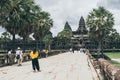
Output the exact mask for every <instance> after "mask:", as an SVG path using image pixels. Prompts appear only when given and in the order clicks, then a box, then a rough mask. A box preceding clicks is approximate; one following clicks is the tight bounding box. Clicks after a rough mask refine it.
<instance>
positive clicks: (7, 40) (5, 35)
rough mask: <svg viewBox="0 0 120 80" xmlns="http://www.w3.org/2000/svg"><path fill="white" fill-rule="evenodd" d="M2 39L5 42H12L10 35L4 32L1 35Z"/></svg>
mask: <svg viewBox="0 0 120 80" xmlns="http://www.w3.org/2000/svg"><path fill="white" fill-rule="evenodd" d="M1 39H2V40H3V41H4V42H9V41H10V40H11V39H10V34H9V33H8V32H3V33H2V35H1Z"/></svg>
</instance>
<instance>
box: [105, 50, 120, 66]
mask: <svg viewBox="0 0 120 80" xmlns="http://www.w3.org/2000/svg"><path fill="white" fill-rule="evenodd" d="M104 54H105V55H107V56H108V57H110V58H111V59H112V58H113V59H120V52H106V53H104ZM109 62H110V63H112V64H114V65H115V66H117V67H120V63H119V62H117V61H113V60H110V61H109Z"/></svg>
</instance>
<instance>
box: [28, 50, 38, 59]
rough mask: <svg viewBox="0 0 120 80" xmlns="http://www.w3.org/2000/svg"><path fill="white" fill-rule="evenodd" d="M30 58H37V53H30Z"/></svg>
mask: <svg viewBox="0 0 120 80" xmlns="http://www.w3.org/2000/svg"><path fill="white" fill-rule="evenodd" d="M30 57H31V58H32V59H35V58H38V51H36V52H35V54H33V51H32V52H31V53H30Z"/></svg>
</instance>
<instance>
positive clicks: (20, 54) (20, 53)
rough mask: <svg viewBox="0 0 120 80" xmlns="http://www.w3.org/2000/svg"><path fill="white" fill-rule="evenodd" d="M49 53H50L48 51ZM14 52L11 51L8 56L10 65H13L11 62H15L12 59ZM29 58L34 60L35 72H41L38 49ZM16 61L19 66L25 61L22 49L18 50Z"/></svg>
mask: <svg viewBox="0 0 120 80" xmlns="http://www.w3.org/2000/svg"><path fill="white" fill-rule="evenodd" d="M47 53H48V51H47ZM11 56H12V51H11V50H9V51H8V54H7V58H8V63H9V64H10V63H11V60H14V59H13V58H12V57H11ZM29 56H30V58H31V60H32V68H33V72H36V70H37V71H39V72H40V71H41V70H40V66H39V61H38V57H39V52H38V51H37V49H36V48H34V49H33V50H32V51H31V52H30V53H29ZM15 59H16V62H17V65H18V66H22V61H23V51H22V49H20V47H18V48H17V50H16V51H15Z"/></svg>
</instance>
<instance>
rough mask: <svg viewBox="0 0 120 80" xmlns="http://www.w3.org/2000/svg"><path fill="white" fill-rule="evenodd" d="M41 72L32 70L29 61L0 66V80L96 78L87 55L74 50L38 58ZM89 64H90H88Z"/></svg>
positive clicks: (85, 79) (88, 79)
mask: <svg viewBox="0 0 120 80" xmlns="http://www.w3.org/2000/svg"><path fill="white" fill-rule="evenodd" d="M39 63H40V66H41V72H36V73H34V72H32V65H31V61H29V62H25V63H23V65H22V66H20V67H18V66H17V65H13V66H8V67H3V68H0V80H98V78H97V76H96V73H95V72H94V70H93V67H89V66H88V61H87V56H86V55H85V54H83V53H79V52H77V51H75V53H74V54H73V53H70V52H66V53H63V54H59V55H55V56H51V57H48V58H43V59H40V60H39ZM89 65H91V64H89Z"/></svg>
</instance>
